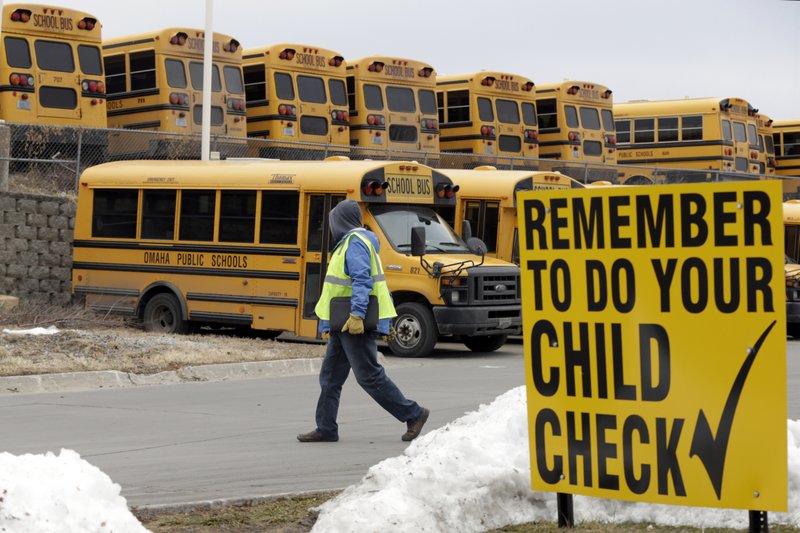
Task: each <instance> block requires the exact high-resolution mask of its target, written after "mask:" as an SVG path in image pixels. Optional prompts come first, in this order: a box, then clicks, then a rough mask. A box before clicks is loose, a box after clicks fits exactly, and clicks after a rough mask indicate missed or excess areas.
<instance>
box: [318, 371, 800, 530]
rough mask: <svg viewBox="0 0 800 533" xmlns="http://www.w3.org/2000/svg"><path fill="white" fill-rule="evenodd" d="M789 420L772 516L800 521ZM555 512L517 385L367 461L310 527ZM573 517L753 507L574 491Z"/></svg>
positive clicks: (659, 518)
mask: <svg viewBox="0 0 800 533" xmlns="http://www.w3.org/2000/svg"><path fill="white" fill-rule="evenodd" d="M788 427H789V431H788V434H789V435H788V438H789V443H788V446H789V448H788V452H789V505H788V508H789V509H790V511H789V512H788V513H770V514H769V520H770V522H771V523H773V524H774V523H782V524H790V525H794V526H800V421H791V420H790V421H789V423H788ZM556 516H557V514H556V501H555V494H553V493H542V492H532V491H531V490H530V458H529V456H528V421H527V410H526V404H525V387H518V388H515V389H512V390H510V391H508V392H507V393H505V394H503V395H501V396H499V397H498V398H497V399H495V401H494V402H492V403H491V404H489V405H482V406H481V407H480V408H479V409H478V410H477V411H473V412H471V413H468V414H466V415H465V416H463V417H461V418H459V419H458V420H455V421H454V422H451V423H450V424H448V425H446V426H445V427H443V428H440V429H438V430H436V431H432V432H430V433H428V434H426V435H423V436H421V437H419V438H418V439H417V440H416V441H414V442H413V443H412V444H411V445H410V446H409V447H408V448H407V449H406V451H405V452H404V454H403V455H401V456H399V457H393V458H391V459H386V460H385V461H382V462H380V463H378V464H377V465H375V466H373V467H372V468H370V469H369V471H368V472H367V475H366V476H364V478H363V479H362V480H361V482H360V483H359V484H357V485H353V486H351V487H349V488H348V489H346V490H345V491H344V492H342V494H340V495H339V496H338V497H336V498H334V499H333V500H330V501H329V502H326V503H325V504H323V505H322V506H321V507H320V516H319V518H318V520H317V523H316V525H315V526H314V529H313V531H314V532H317V533H321V532H337V533H343V532H354V533H355V532H358V533H366V532H379V531H426V532H443V533H445V532H448V531H460V532H464V533H467V532H479V531H486V530H489V529H493V528H499V527H502V526H505V525H509V524H517V523H525V522H534V521H548V522H554V521H555V520H556ZM575 520H576V522H584V521H601V522H608V523H622V522H646V523H656V524H663V525H672V526H679V525H692V526H695V527H705V528H708V527H736V528H740V529H741V528H743V527H746V524H747V512H746V511H741V510H728V509H707V508H697V507H679V506H672V505H657V504H645V503H632V502H625V501H620V500H604V499H598V498H589V497H583V496H575Z"/></svg>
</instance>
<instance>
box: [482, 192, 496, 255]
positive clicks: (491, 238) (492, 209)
mask: <svg viewBox="0 0 800 533" xmlns="http://www.w3.org/2000/svg"><path fill="white" fill-rule="evenodd" d="M483 220H484V222H483V242H485V243H486V250H487V251H488V252H490V253H495V252H497V230H498V229H499V225H500V204H498V203H497V202H486V211H485V213H484V217H483Z"/></svg>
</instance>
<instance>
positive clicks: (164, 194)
mask: <svg viewBox="0 0 800 533" xmlns="http://www.w3.org/2000/svg"><path fill="white" fill-rule="evenodd" d="M176 197H177V193H176V191H174V190H172V191H161V190H146V191H143V192H142V235H141V238H142V239H164V240H172V239H174V238H175V198H176Z"/></svg>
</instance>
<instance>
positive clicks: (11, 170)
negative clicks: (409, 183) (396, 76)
mask: <svg viewBox="0 0 800 533" xmlns="http://www.w3.org/2000/svg"><path fill="white" fill-rule="evenodd" d="M200 144H201V141H200V136H199V135H197V134H179V133H161V132H154V131H140V130H127V129H101V128H76V127H68V126H57V125H37V124H3V125H0V189H6V190H11V191H15V192H29V193H41V194H73V193H74V191H75V190H76V185H77V182H78V178H79V176H80V174H81V172H83V170H84V169H86V168H87V167H89V166H92V165H96V164H99V163H104V162H107V161H119V160H132V159H163V160H170V159H173V160H179V159H200ZM211 151H212V152H218V153H219V154H220V158H222V159H228V158H267V159H291V160H320V159H324V158H326V157H330V156H347V157H349V158H350V159H361V160H363V159H376V160H384V159H389V160H412V161H417V162H419V163H422V164H425V165H428V166H431V167H435V168H442V169H448V168H459V169H460V168H475V167H479V166H482V165H491V166H494V167H496V168H499V169H510V170H541V171H558V172H561V173H564V174H566V175H568V176H570V177H572V178H574V179H576V180H578V181H580V182H582V183H593V182H598V181H607V182H610V183H614V184H618V183H627V184H650V183H699V182H708V181H730V180H752V179H761V178H769V177H773V176H754V175H746V174H735V173H725V172H718V171H712V170H707V171H694V170H685V169H674V168H663V167H662V168H657V167H636V166H625V165H610V164H594V163H572V162H568V161H562V160H555V159H531V158H524V157H507V156H497V155H479V154H464V153H449V152H439V153H431V152H421V151H414V150H396V149H386V148H365V147H359V146H340V145H330V144H315V143H302V142H284V141H272V140H267V139H251V138H244V137H231V136H221V135H212V136H211ZM793 181H794V180H793ZM796 181H798V182H800V179H798V180H796ZM784 189H785V190H790V191H795V192H794V193H791V192H790V193H788V194H787V197H790V196H791V197H800V194H798V193H797V192H796V191H798V188H797V186H796V185H795V186H792V187H784Z"/></svg>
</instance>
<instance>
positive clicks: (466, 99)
mask: <svg viewBox="0 0 800 533" xmlns="http://www.w3.org/2000/svg"><path fill="white" fill-rule="evenodd" d="M533 89H534V84H533V81H531V80H530V79H528V78H524V77H522V76H518V75H516V74H508V73H504V72H488V71H481V72H475V73H472V74H461V75H452V76H439V77H438V78H437V80H436V100H437V105H438V109H439V124H440V128H441V131H442V136H441V139H440V140H439V142H440V143H441V149H442V151H443V152H458V153H468V154H482V155H487V154H488V155H490V156H497V157H499V156H515V157H529V158H537V157H539V128H538V126H537V125H536V98H535V96H534V92H533ZM482 161H483V163H485V162H487V160H486V159H482ZM489 161H492V162H495V163H496V164H497V165H503V166H505V165H507V164H510V163H506V162H505V161H510V160H505V161H504V160H502V159H500V160H496V159H489ZM478 164H480V163H478ZM533 165H534V163H533V162H528V163H527V166H533ZM525 166H526V163H525V162H523V161H515V162H514V167H525Z"/></svg>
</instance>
